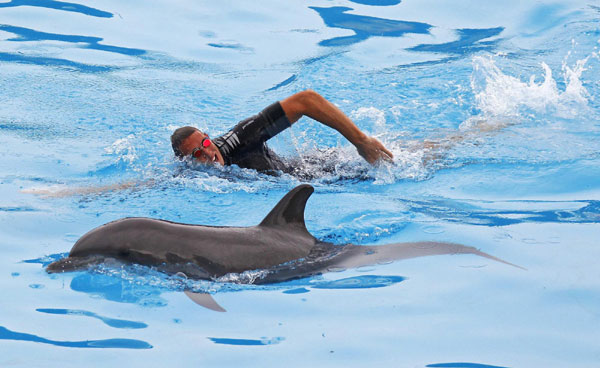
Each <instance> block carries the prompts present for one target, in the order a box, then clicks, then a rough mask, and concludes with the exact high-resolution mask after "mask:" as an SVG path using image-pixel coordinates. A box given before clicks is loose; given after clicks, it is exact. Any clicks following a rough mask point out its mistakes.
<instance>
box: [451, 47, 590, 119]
mask: <svg viewBox="0 0 600 368" xmlns="http://www.w3.org/2000/svg"><path fill="white" fill-rule="evenodd" d="M588 58H589V57H588ZM588 58H585V59H582V60H578V61H577V62H576V64H575V66H574V67H569V66H568V65H567V64H566V61H565V62H564V63H563V74H564V79H565V85H566V87H565V89H564V90H562V91H561V90H560V89H559V88H558V85H557V82H556V80H555V79H554V77H553V75H552V70H551V69H550V67H549V66H548V65H547V64H546V63H545V62H542V63H541V68H542V70H543V71H544V75H543V77H542V78H543V79H542V81H541V82H536V76H535V75H531V76H530V78H529V81H528V82H523V81H521V80H520V79H519V78H516V77H513V76H511V75H508V74H505V73H504V72H502V70H500V68H499V67H498V66H497V65H496V61H495V59H494V57H491V56H476V57H474V58H473V74H472V77H471V87H472V89H473V93H474V94H475V101H476V106H477V108H478V109H479V110H481V112H482V115H483V116H484V117H496V118H498V117H500V118H520V117H523V116H531V115H532V114H536V113H538V114H539V113H551V114H554V115H556V116H558V117H566V118H571V117H574V116H576V115H577V114H578V113H580V112H581V111H582V108H584V107H586V106H587V101H588V96H589V94H588V92H587V90H586V89H585V88H584V87H583V85H582V83H581V74H582V73H583V71H584V70H585V64H586V62H587V61H588ZM470 122H472V120H468V121H467V122H466V124H463V125H461V128H467V127H469V125H470V124H469V123H470Z"/></svg>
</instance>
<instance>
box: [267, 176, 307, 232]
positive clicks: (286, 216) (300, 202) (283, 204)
mask: <svg viewBox="0 0 600 368" xmlns="http://www.w3.org/2000/svg"><path fill="white" fill-rule="evenodd" d="M314 191H315V189H314V188H313V187H312V186H310V185H308V184H303V185H299V186H297V187H296V188H294V189H292V190H291V191H290V192H289V193H288V194H286V195H285V196H284V197H283V198H282V199H281V200H280V201H279V203H277V205H276V206H275V207H273V209H272V210H271V212H269V214H268V215H267V216H266V217H265V218H264V220H262V222H261V223H260V225H259V226H283V225H295V226H297V227H300V228H301V229H303V230H305V231H306V232H307V233H308V230H306V225H305V224H304V208H305V207H306V201H307V200H308V198H309V197H310V195H311V194H312V193H313V192H314Z"/></svg>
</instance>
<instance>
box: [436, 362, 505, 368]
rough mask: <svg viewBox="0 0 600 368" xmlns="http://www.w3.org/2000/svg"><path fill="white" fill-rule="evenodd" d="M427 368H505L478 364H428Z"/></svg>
mask: <svg viewBox="0 0 600 368" xmlns="http://www.w3.org/2000/svg"><path fill="white" fill-rule="evenodd" d="M427 367H432V368H433V367H436V368H507V367H501V366H498V365H489V364H479V363H436V364H429V365H427Z"/></svg>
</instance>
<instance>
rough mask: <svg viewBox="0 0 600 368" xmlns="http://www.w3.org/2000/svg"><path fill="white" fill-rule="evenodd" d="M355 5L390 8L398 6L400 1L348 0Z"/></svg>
mask: <svg viewBox="0 0 600 368" xmlns="http://www.w3.org/2000/svg"><path fill="white" fill-rule="evenodd" d="M350 1H351V2H353V3H356V4H362V5H371V6H391V5H398V4H400V2H401V0H350Z"/></svg>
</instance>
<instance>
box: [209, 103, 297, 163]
mask: <svg viewBox="0 0 600 368" xmlns="http://www.w3.org/2000/svg"><path fill="white" fill-rule="evenodd" d="M291 125H292V124H291V123H290V121H289V120H288V118H287V116H285V112H284V111H283V109H282V108H281V104H280V103H279V102H275V103H274V104H272V105H269V106H268V107H267V108H265V109H264V110H263V111H261V112H259V113H258V114H257V115H254V116H252V117H249V118H247V119H244V120H242V121H240V122H239V123H238V124H237V125H236V126H235V127H233V129H231V130H230V131H228V132H227V133H225V134H223V135H222V136H220V137H218V138H215V139H214V140H213V143H214V144H215V145H216V146H217V148H218V149H219V151H220V152H221V155H222V156H223V160H224V161H225V165H234V164H235V165H238V166H239V167H242V168H246V169H254V170H257V171H262V172H267V173H275V172H277V171H284V172H288V171H290V168H289V167H288V166H287V165H286V164H285V163H284V162H283V161H282V160H281V158H279V156H277V155H276V154H275V153H274V152H273V151H271V149H269V147H267V144H266V143H265V142H266V141H267V140H269V139H271V138H273V137H274V136H276V135H277V134H279V133H281V132H282V131H283V130H285V129H286V128H289V127H290V126H291Z"/></svg>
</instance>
